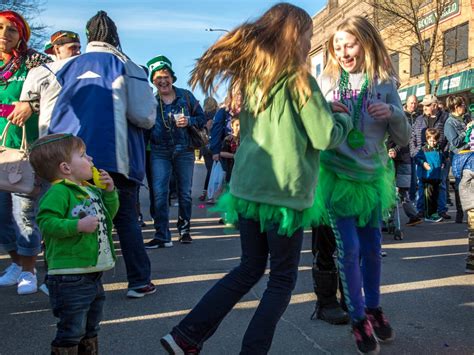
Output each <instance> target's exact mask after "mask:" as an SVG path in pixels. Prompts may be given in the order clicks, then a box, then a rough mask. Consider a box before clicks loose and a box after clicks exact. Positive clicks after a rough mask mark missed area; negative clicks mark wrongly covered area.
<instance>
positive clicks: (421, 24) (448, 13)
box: [418, 0, 461, 31]
mask: <svg viewBox="0 0 474 355" xmlns="http://www.w3.org/2000/svg"><path fill="white" fill-rule="evenodd" d="M460 12H461V8H460V6H459V0H453V2H451V3H450V4H448V5H447V6H446V7H445V8H444V10H443V12H442V14H441V18H440V20H439V23H441V22H444V21H446V20H449V19H450V18H452V17H454V16H456V15H458V14H459V13H460ZM435 23H436V12H435V11H430V12H428V13H427V14H426V15H424V16H423V17H421V18H420V19H419V20H418V28H419V29H420V31H424V30H427V29H428V28H430V27H432V26H434V24H435Z"/></svg>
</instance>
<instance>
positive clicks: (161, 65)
mask: <svg viewBox="0 0 474 355" xmlns="http://www.w3.org/2000/svg"><path fill="white" fill-rule="evenodd" d="M146 66H147V67H148V70H149V71H150V80H152V79H153V74H155V72H156V71H158V70H162V69H166V70H168V71H169V72H170V73H171V75H172V76H173V83H174V82H175V81H176V75H174V71H173V69H172V65H171V61H170V60H169V59H168V58H166V57H165V56H164V55H159V56H157V57H155V58H153V59H150V60H149V61H148V63H146Z"/></svg>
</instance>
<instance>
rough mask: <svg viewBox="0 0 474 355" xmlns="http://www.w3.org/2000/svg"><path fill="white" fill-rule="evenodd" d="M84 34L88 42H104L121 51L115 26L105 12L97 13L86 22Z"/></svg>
mask: <svg viewBox="0 0 474 355" xmlns="http://www.w3.org/2000/svg"><path fill="white" fill-rule="evenodd" d="M86 34H87V40H88V41H89V42H93V41H99V42H106V43H108V44H111V45H112V46H114V47H116V48H118V49H119V50H121V48H120V39H119V36H118V32H117V26H115V23H114V21H112V19H111V18H110V17H109V16H107V13H106V12H105V11H99V12H98V13H97V14H96V15H95V16H93V17H92V18H91V19H90V20H89V21H88V22H87V25H86Z"/></svg>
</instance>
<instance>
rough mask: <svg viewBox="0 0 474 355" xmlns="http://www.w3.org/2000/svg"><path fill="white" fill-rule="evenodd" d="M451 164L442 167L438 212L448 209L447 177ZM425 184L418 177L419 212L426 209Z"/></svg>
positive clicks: (417, 205)
mask: <svg viewBox="0 0 474 355" xmlns="http://www.w3.org/2000/svg"><path fill="white" fill-rule="evenodd" d="M418 168H419V167H418ZM449 168H450V165H449V166H445V167H444V168H443V169H441V184H439V195H438V213H444V212H447V211H448V208H447V207H446V202H447V199H446V196H447V195H446V194H447V192H446V189H447V185H446V179H447V178H448V173H449ZM424 196H425V194H424V184H423V182H422V181H421V179H418V198H417V200H416V209H417V211H418V212H423V211H425V198H424Z"/></svg>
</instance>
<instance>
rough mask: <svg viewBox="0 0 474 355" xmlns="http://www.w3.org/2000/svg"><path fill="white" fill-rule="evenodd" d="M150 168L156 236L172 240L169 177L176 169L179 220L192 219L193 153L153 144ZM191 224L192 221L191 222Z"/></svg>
mask: <svg viewBox="0 0 474 355" xmlns="http://www.w3.org/2000/svg"><path fill="white" fill-rule="evenodd" d="M151 171H152V175H153V177H152V182H153V193H154V199H153V203H154V205H155V208H154V209H155V215H154V216H153V219H154V225H155V230H156V232H155V239H157V240H159V241H162V242H170V241H171V233H170V229H169V204H168V197H169V193H170V178H171V174H172V172H173V171H174V172H175V174H176V179H177V180H178V202H179V211H178V216H179V219H180V220H183V221H187V222H190V220H191V208H192V205H191V203H192V200H191V189H192V185H193V172H194V152H192V151H189V150H187V149H186V150H178V149H176V150H175V149H174V148H169V149H165V148H161V147H156V146H152V151H151ZM188 225H189V224H188Z"/></svg>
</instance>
